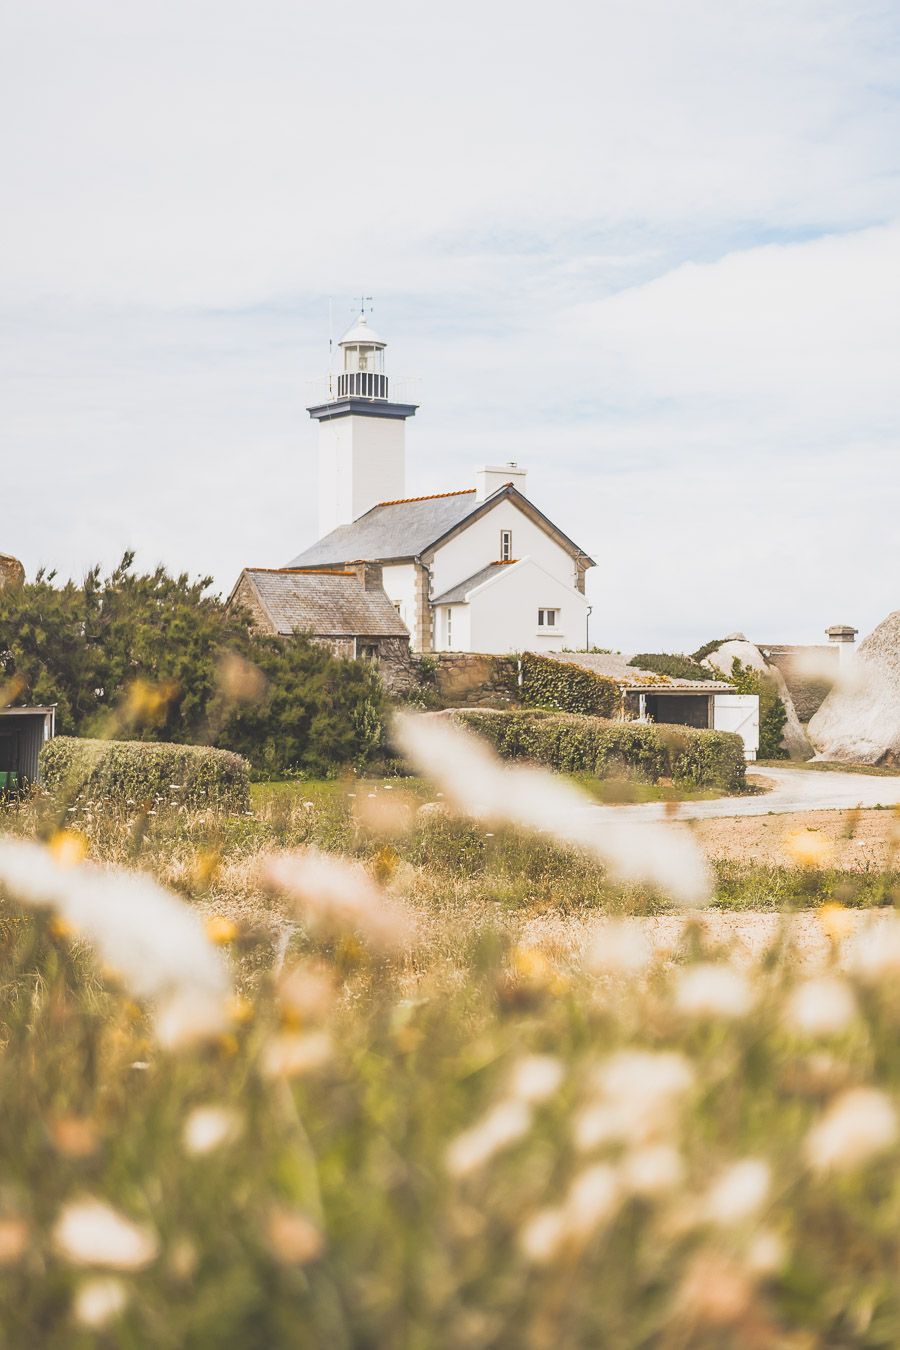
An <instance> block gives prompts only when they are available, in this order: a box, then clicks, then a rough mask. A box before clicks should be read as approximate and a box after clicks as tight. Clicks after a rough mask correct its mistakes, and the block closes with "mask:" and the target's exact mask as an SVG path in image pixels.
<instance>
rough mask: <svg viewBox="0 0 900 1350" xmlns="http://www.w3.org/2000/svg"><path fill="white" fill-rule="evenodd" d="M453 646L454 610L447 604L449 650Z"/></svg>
mask: <svg viewBox="0 0 900 1350" xmlns="http://www.w3.org/2000/svg"><path fill="white" fill-rule="evenodd" d="M452 646H453V610H452V609H451V608H450V606H449V605H448V606H447V651H449V650H450V648H451V647H452Z"/></svg>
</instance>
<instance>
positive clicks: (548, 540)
mask: <svg viewBox="0 0 900 1350" xmlns="http://www.w3.org/2000/svg"><path fill="white" fill-rule="evenodd" d="M339 346H340V350H341V353H342V364H343V369H342V370H341V371H340V373H339V374H338V375H337V376H336V377H333V378H331V379H329V384H328V390H327V396H326V397H325V399H324V400H323V401H321V402H318V403H316V404H314V405H313V406H312V407H311V408H309V410H308V411H309V415H310V417H312V418H314V419H315V420H316V421H317V422H318V424H319V530H320V535H321V537H320V538H319V540H318V542H317V543H315V544H313V545H312V546H311V547H310V548H308V549H305V550H304V551H303V552H302V553H300V554H299V555H298V556H297V557H296V558H294V559H293V560H292V561H291V562H290V563H289V564H288V567H291V568H337V567H346V566H348V565H349V564H352V563H356V562H362V561H365V562H378V563H380V564H381V565H382V577H383V585H384V589H385V591H386V592H387V595H388V597H389V598H390V600H391V602H392V603H393V605H394V607H395V609H396V610H397V612H398V613H399V615H400V617H401V618H402V620H403V622H404V623H405V624H406V626H407V628H408V629H409V632H410V635H411V639H412V647H413V648H414V649H415V650H416V651H421V652H427V651H459V652H466V651H476V652H495V653H502V652H511V651H524V650H529V651H536V652H540V651H559V650H560V649H562V648H563V647H580V646H583V645H584V644H585V636H586V628H587V616H588V605H587V601H586V599H585V595H584V576H585V572H586V571H587V569H588V568H589V567H593V566H594V565H595V564H594V562H593V559H591V558H589V557H588V555H587V554H586V553H585V552H584V550H583V549H581V548H579V547H578V545H577V544H575V543H573V541H572V540H571V539H570V538H569V537H568V535H566V534H564V533H563V531H562V530H561V529H560V528H559V527H558V526H557V525H554V524H553V522H552V521H551V520H549V519H548V518H547V517H546V516H545V515H544V514H543V512H542V511H540V510H539V509H538V507H537V506H535V505H534V503H533V502H531V501H529V499H528V497H527V496H526V495H525V472H524V470H522V469H520V468H519V467H518V465H516V464H515V463H509V464H505V465H502V466H500V467H493V468H484V469H481V470H479V472H478V473H477V475H476V483H475V486H474V487H468V488H461V489H460V490H459V491H457V492H440V493H435V494H434V495H432V496H425V497H407V496H406V447H405V428H406V420H407V418H409V417H412V416H413V415H414V414H415V411H416V405H415V404H413V403H403V402H395V401H393V400H392V399H391V398H390V394H389V388H388V376H387V374H386V373H385V369H384V351H385V346H386V344H385V342H384V341H383V340H382V339H381V338H380V337H379V336H378V335H377V333H375V332H374V331H373V330H372V329H371V328H370V326H369V324H368V321H367V319H366V316H365V314H361V315H360V317H359V319H358V320H357V321H356V323H355V324H354V325H353V327H352V328H351V329H350V331H349V332H348V333H347V334H346V335H345V336H344V337H343V338H342V339H341V342H340V344H339Z"/></svg>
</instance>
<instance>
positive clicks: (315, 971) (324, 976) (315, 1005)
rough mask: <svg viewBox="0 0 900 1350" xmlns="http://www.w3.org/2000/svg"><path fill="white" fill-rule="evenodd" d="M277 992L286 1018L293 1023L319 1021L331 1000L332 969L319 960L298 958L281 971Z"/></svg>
mask: <svg viewBox="0 0 900 1350" xmlns="http://www.w3.org/2000/svg"><path fill="white" fill-rule="evenodd" d="M277 994H278V1003H279V1006H280V1008H281V1015H282V1018H283V1020H284V1021H285V1022H287V1023H289V1024H293V1025H295V1026H296V1025H300V1024H301V1023H303V1022H316V1021H320V1020H321V1019H322V1018H323V1017H325V1016H326V1015H327V1013H328V1012H329V1010H330V1008H331V1006H332V1004H333V1003H334V999H335V995H336V989H335V980H334V972H333V971H332V970H331V968H330V967H329V966H326V965H325V964H324V962H321V961H302V962H299V963H298V964H297V965H294V966H289V967H287V969H286V970H284V971H283V972H282V974H281V976H280V978H279V980H278V987H277Z"/></svg>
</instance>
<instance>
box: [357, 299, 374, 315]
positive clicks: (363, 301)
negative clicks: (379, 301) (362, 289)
mask: <svg viewBox="0 0 900 1350" xmlns="http://www.w3.org/2000/svg"><path fill="white" fill-rule="evenodd" d="M366 305H368V306H369V313H370V314H371V313H372V310H373V309H374V308H375V306H374V305H373V304H372V297H371V295H361V296H360V297H359V312H360V314H363V315H364V314H365V312H366Z"/></svg>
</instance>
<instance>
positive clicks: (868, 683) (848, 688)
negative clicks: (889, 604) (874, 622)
mask: <svg viewBox="0 0 900 1350" xmlns="http://www.w3.org/2000/svg"><path fill="white" fill-rule="evenodd" d="M809 735H810V739H811V740H812V743H813V745H814V746H815V748H816V750H817V752H818V756H817V757H818V758H819V759H826V760H839V761H843V762H845V763H854V764H889V765H900V609H896V610H894V612H893V614H889V615H888V616H887V618H886V619H885V620H883V622H882V623H880V624H879V625H878V627H877V628H876V629H875V631H874V632H873V633H870V634H869V636H868V637H867V638H866V640H865V642H861V643H860V645H859V650H858V651H857V653H856V655H855V657H853V658H851V660H850V661H849V662H848V663H847V666H846V671H845V672H842V675H841V678H840V680H839V681H838V683H837V684H836V685H835V687H834V689H832V691H831V693H830V694H829V695H828V697H827V698H826V700H825V702H824V703H823V704H822V706H821V708H820V709H819V711H818V712H817V713H816V715H815V717H814V718H813V719H812V721H811V722H810V724H809Z"/></svg>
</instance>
